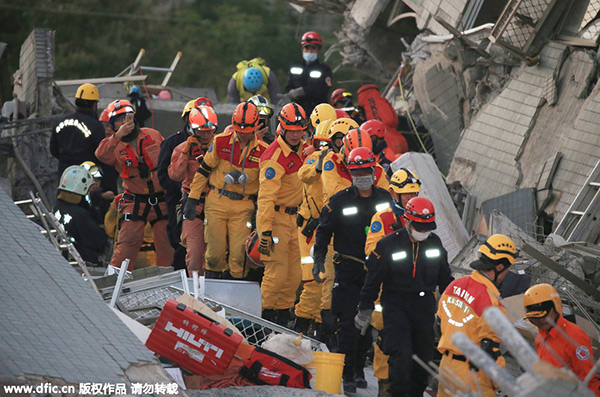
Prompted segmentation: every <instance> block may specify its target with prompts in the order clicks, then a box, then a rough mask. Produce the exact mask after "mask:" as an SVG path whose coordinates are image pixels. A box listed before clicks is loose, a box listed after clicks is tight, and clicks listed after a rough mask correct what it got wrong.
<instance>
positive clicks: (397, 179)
mask: <svg viewBox="0 0 600 397" xmlns="http://www.w3.org/2000/svg"><path fill="white" fill-rule="evenodd" d="M390 189H392V190H393V191H394V192H396V193H400V194H402V193H419V192H420V191H421V181H420V180H419V178H417V176H416V175H415V174H414V173H413V172H411V171H410V170H409V169H408V168H400V169H399V170H398V171H396V172H394V174H393V175H392V179H391V180H390Z"/></svg>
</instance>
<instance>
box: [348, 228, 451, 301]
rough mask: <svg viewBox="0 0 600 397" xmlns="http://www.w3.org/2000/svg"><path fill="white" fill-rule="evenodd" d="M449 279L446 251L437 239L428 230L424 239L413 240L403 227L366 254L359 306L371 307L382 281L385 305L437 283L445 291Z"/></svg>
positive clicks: (435, 285) (428, 288)
mask: <svg viewBox="0 0 600 397" xmlns="http://www.w3.org/2000/svg"><path fill="white" fill-rule="evenodd" d="M415 259H416V260H415ZM452 280H454V277H452V275H451V272H450V265H449V264H448V252H447V251H446V249H445V248H444V246H443V245H442V242H441V240H440V238H439V237H438V236H437V235H436V234H434V233H431V234H430V235H429V237H428V238H427V239H426V240H424V241H421V242H414V243H413V242H412V241H411V240H410V238H409V237H408V231H407V230H406V228H402V229H400V230H397V231H395V232H393V233H390V234H388V235H387V236H385V237H384V238H382V239H381V240H379V242H378V243H377V246H376V247H375V249H374V250H373V252H372V253H371V255H369V259H368V260H367V277H366V279H365V284H364V286H363V288H362V290H361V292H360V304H359V306H358V307H359V309H373V302H374V301H375V299H377V295H378V294H379V289H380V286H381V284H382V283H383V290H382V292H381V304H382V306H383V307H384V308H385V306H386V305H390V304H391V305H393V304H394V302H396V301H397V300H402V299H403V297H405V296H407V295H408V296H417V295H419V294H420V293H423V292H424V293H429V292H433V291H435V289H436V287H437V286H439V289H440V291H444V290H445V289H446V287H447V286H448V284H450V282H452Z"/></svg>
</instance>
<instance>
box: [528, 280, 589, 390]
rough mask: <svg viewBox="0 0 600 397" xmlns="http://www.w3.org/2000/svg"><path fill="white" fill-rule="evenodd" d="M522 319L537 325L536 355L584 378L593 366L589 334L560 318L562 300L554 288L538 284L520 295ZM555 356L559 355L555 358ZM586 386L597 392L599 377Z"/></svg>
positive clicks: (561, 316)
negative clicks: (523, 294) (521, 299)
mask: <svg viewBox="0 0 600 397" xmlns="http://www.w3.org/2000/svg"><path fill="white" fill-rule="evenodd" d="M523 305H524V306H525V311H526V314H525V318H526V319H528V320H529V321H531V323H532V324H533V325H535V326H536V327H537V328H538V334H537V336H536V338H535V349H536V351H537V355H538V357H539V358H540V359H541V360H543V361H546V362H548V363H550V364H552V365H553V366H555V367H563V366H565V365H566V366H567V367H568V368H569V369H570V370H571V371H573V373H575V375H576V376H577V377H578V378H579V379H581V380H584V379H585V378H586V376H587V375H588V374H589V372H590V371H592V370H593V371H594V372H596V369H595V368H594V364H595V362H594V353H593V350H592V344H591V342H590V338H589V336H587V334H586V333H585V332H584V331H583V330H582V329H581V328H579V326H577V325H576V324H574V323H572V322H570V321H568V320H567V319H565V318H564V317H563V315H562V314H563V310H562V302H561V300H560V295H559V294H558V291H556V288H554V287H553V286H551V285H550V284H538V285H534V286H533V287H531V288H529V289H528V290H527V291H526V292H525V296H524V297H523ZM556 356H558V357H556ZM587 387H588V388H589V389H590V390H591V391H592V392H593V393H594V394H595V395H596V396H598V395H599V391H598V390H599V388H600V380H599V379H598V375H597V374H594V375H593V376H592V377H591V379H590V381H589V383H588V384H587Z"/></svg>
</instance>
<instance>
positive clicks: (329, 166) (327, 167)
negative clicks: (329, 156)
mask: <svg viewBox="0 0 600 397" xmlns="http://www.w3.org/2000/svg"><path fill="white" fill-rule="evenodd" d="M333 167H334V165H333V161H331V160H329V161H327V162H326V163H325V165H324V166H323V169H324V170H325V171H331V170H332V169H333Z"/></svg>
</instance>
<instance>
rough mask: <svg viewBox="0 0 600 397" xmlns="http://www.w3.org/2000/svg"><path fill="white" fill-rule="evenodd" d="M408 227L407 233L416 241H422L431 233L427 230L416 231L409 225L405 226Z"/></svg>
mask: <svg viewBox="0 0 600 397" xmlns="http://www.w3.org/2000/svg"><path fill="white" fill-rule="evenodd" d="M406 227H407V229H408V233H409V234H410V236H411V237H412V238H414V239H415V240H416V241H423V240H427V237H429V235H430V234H431V231H430V230H428V231H426V232H418V231H416V230H415V229H413V228H411V227H410V226H408V225H407V226H406Z"/></svg>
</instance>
